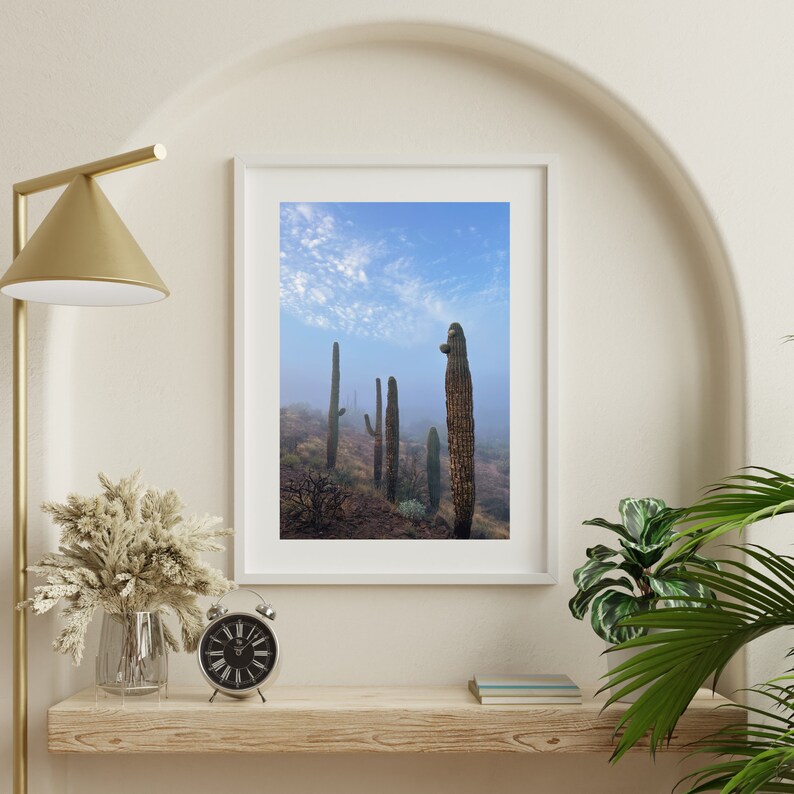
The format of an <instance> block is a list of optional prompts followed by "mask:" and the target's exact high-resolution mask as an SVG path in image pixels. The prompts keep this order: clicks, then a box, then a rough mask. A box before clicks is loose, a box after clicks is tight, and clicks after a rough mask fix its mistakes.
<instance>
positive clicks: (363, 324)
mask: <svg viewBox="0 0 794 794" xmlns="http://www.w3.org/2000/svg"><path fill="white" fill-rule="evenodd" d="M279 247H280V262H279V273H280V317H279V321H280V342H279V344H280V351H279V354H280V381H279V390H280V401H279V405H280V417H279V433H280V449H279V456H280V461H279V464H280V465H279V468H280V538H281V539H282V540H345V539H347V540H390V539H394V540H450V541H454V540H505V539H509V538H510V204H509V203H508V202H471V201H459V202H458V201H456V202H453V201H435V202H394V203H389V202H374V201H369V202H341V203H319V202H305V203H297V202H283V201H282V202H281V203H280V226H279Z"/></svg>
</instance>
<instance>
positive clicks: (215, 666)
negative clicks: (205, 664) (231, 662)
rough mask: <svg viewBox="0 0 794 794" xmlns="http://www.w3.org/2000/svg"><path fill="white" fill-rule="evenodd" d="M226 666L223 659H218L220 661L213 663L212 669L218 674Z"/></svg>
mask: <svg viewBox="0 0 794 794" xmlns="http://www.w3.org/2000/svg"><path fill="white" fill-rule="evenodd" d="M225 664H226V662H225V661H224V660H223V659H218V661H217V662H213V663H212V664H211V665H210V667H211V668H212V669H213V670H214V671H215V672H216V673H217V672H218V670H220V669H221V667H223V666H224V665H225Z"/></svg>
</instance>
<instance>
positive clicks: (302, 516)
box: [281, 473, 349, 531]
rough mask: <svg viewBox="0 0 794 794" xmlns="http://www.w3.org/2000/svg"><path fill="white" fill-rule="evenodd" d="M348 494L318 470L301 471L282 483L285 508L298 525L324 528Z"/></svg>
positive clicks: (299, 527) (337, 511) (307, 527)
mask: <svg viewBox="0 0 794 794" xmlns="http://www.w3.org/2000/svg"><path fill="white" fill-rule="evenodd" d="M348 497H349V494H348V493H346V492H345V491H344V490H343V489H342V488H341V486H339V485H337V484H336V483H334V482H332V481H331V479H330V477H324V476H323V475H321V474H311V473H309V474H304V475H303V476H301V477H298V478H297V479H294V480H289V481H288V482H286V483H285V484H284V485H282V487H281V500H282V502H283V504H284V509H285V512H286V513H287V515H288V516H289V518H290V520H291V521H292V522H293V524H294V525H295V526H296V527H297V528H298V529H311V530H314V531H321V530H323V529H327V528H328V527H329V526H330V525H331V524H332V523H333V522H334V521H335V520H336V518H337V516H338V515H339V513H340V511H341V509H342V505H343V504H344V503H345V502H346V501H347V499H348Z"/></svg>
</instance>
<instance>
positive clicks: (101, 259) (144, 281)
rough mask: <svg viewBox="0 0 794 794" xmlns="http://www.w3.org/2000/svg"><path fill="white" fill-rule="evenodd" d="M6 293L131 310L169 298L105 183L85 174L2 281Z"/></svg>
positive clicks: (26, 298) (65, 194)
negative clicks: (111, 198)
mask: <svg viewBox="0 0 794 794" xmlns="http://www.w3.org/2000/svg"><path fill="white" fill-rule="evenodd" d="M0 292H3V293H4V294H5V295H8V296H9V297H11V298H16V299H17V300H23V301H35V302H38V303H57V304H64V305H70V306H128V305H133V304H141V303H153V302H154V301H158V300H161V299H162V298H165V297H167V296H168V288H167V287H166V286H165V284H164V283H163V281H162V279H161V278H160V276H158V275H157V272H156V271H155V269H154V267H152V264H151V262H149V260H148V259H147V258H146V255H145V254H144V253H143V251H142V250H141V248H140V246H139V245H138V243H136V242H135V238H134V237H133V236H132V234H131V233H130V231H129V229H127V227H126V226H125V225H124V222H123V221H122V220H121V218H120V217H119V216H118V213H117V212H116V210H114V209H113V206H112V205H111V203H110V201H108V199H107V197H106V196H105V194H104V193H103V192H102V190H101V189H100V188H99V185H98V184H97V183H96V181H95V180H94V179H93V178H91V177H88V176H84V175H82V174H80V175H78V176H76V177H74V179H73V180H72V181H71V182H70V183H69V186H68V187H67V188H66V190H65V191H64V192H63V194H62V195H61V197H60V198H59V199H58V201H57V202H56V203H55V206H54V207H53V208H52V210H50V213H49V215H47V217H46V218H45V219H44V220H43V221H42V222H41V225H40V226H39V227H38V229H36V231H35V233H34V234H33V235H32V236H31V238H30V240H29V241H28V242H27V244H26V245H25V247H24V248H23V249H22V250H21V251H20V253H19V255H18V256H17V258H16V259H15V260H14V261H13V263H12V264H11V267H10V268H9V269H8V270H7V271H6V273H5V275H4V276H3V278H2V279H0Z"/></svg>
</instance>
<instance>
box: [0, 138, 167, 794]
mask: <svg viewBox="0 0 794 794" xmlns="http://www.w3.org/2000/svg"><path fill="white" fill-rule="evenodd" d="M165 154H166V152H165V147H164V146H162V145H160V144H156V145H154V146H148V147H146V148H145V149H137V150H135V151H133V152H127V153H125V154H119V155H116V156H115V157H109V158H107V159H105V160H97V161H96V162H93V163H87V164H86V165H79V166H77V167H75V168H69V169H66V170H65V171H58V172H57V173H54V174H48V175H46V176H41V177H37V178H35V179H29V180H27V181H26V182H18V183H17V184H15V185H14V227H13V246H14V261H13V262H12V264H11V266H10V267H9V269H8V270H7V271H6V273H5V275H4V276H3V278H2V279H0V292H3V293H4V294H6V295H8V296H10V297H11V298H13V299H14V304H13V347H14V353H13V377H12V382H13V423H14V429H13V447H14V454H13V487H12V512H13V563H12V568H13V574H12V580H13V604H14V607H16V605H17V604H18V603H20V602H21V601H24V600H25V599H26V598H27V567H28V563H27V503H28V464H27V458H28V448H27V447H28V427H27V407H28V396H27V302H28V301H36V302H40V303H56V304H63V305H71V306H124V305H132V304H140V303H152V302H153V301H156V300H161V299H162V298H165V297H167V296H168V289H167V288H166V286H165V284H164V283H163V282H162V280H161V279H160V277H159V276H158V275H157V273H156V271H155V269H154V268H153V267H152V265H151V263H150V262H149V260H148V259H147V258H146V255H145V254H144V253H143V251H141V249H140V247H139V246H138V244H137V243H136V242H135V239H134V238H133V236H132V235H131V234H130V232H129V230H128V229H127V227H126V226H125V225H124V222H123V221H122V220H121V218H120V217H119V216H118V214H117V213H116V211H115V210H114V209H113V207H112V205H111V204H110V202H109V201H108V200H107V198H106V197H105V194H104V193H103V192H102V191H101V190H100V188H99V185H97V183H96V182H95V181H94V178H95V177H98V176H102V175H103V174H109V173H112V172H113V171H121V170H123V169H125V168H132V167H134V166H137V165H144V164H145V163H151V162H155V161H157V160H162V159H163V158H164V157H165ZM62 185H68V187H67V189H66V190H65V191H64V192H63V194H62V195H61V197H60V198H59V199H58V201H57V202H56V203H55V206H53V208H52V209H51V210H50V212H49V214H48V215H47V217H46V218H45V219H44V220H43V221H42V223H41V225H40V226H39V227H38V229H36V231H35V233H34V234H33V236H32V237H31V238H30V240H28V239H27V197H28V196H29V195H31V194H32V193H39V192H41V191H43V190H50V189H51V188H56V187H60V186H62ZM13 657H14V676H13V712H14V714H13V718H14V726H13V754H14V788H13V794H27V790H28V779H27V778H28V641H27V613H26V610H17V609H16V608H15V609H14V613H13Z"/></svg>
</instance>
